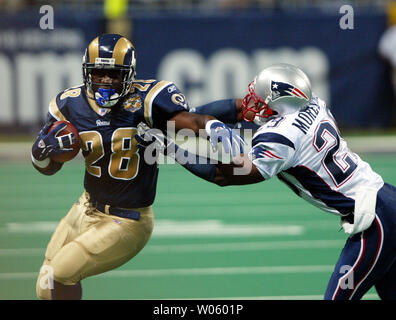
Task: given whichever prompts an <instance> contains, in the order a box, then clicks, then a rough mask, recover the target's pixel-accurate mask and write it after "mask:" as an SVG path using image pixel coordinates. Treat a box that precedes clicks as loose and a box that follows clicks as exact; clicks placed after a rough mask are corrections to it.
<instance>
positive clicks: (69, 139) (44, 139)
mask: <svg viewBox="0 0 396 320" xmlns="http://www.w3.org/2000/svg"><path fill="white" fill-rule="evenodd" d="M51 126H52V123H47V124H45V126H44V127H43V128H42V129H41V130H40V133H39V135H38V137H37V139H36V141H35V142H34V144H33V146H32V155H33V157H34V158H35V159H36V160H38V161H42V160H45V159H46V158H48V157H50V156H51V155H55V154H61V153H65V152H68V151H71V150H73V149H72V148H69V147H70V146H71V145H72V144H73V143H74V134H73V133H69V134H66V135H61V136H58V135H59V133H60V132H61V131H62V130H63V129H64V128H66V124H64V123H60V124H58V125H57V126H56V127H55V128H54V129H53V130H51V132H48V131H49V129H50V128H51Z"/></svg>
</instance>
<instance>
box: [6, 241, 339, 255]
mask: <svg viewBox="0 0 396 320" xmlns="http://www.w3.org/2000/svg"><path fill="white" fill-rule="evenodd" d="M344 243H345V241H343V240H294V241H255V242H226V243H206V244H204V245H203V244H170V245H147V247H146V248H145V249H144V254H168V253H186V252H225V251H261V250H291V249H293V250H294V249H296V250H306V249H326V248H327V249H328V248H341V247H342V246H343V245H344ZM44 251H45V248H15V249H0V256H23V255H25V256H26V255H30V256H34V255H42V254H43V253H44Z"/></svg>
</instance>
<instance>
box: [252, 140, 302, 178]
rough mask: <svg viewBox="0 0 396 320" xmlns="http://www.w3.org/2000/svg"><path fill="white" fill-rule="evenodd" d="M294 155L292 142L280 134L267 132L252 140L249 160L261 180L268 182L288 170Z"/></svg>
mask: <svg viewBox="0 0 396 320" xmlns="http://www.w3.org/2000/svg"><path fill="white" fill-rule="evenodd" d="M294 154H295V147H294V144H293V142H291V141H290V140H289V139H287V138H286V137H284V136H282V135H280V134H276V133H270V132H269V133H263V134H259V135H257V136H256V137H254V138H253V140H252V149H251V150H250V152H249V159H250V160H251V161H252V162H253V164H254V165H255V166H256V167H257V169H258V170H259V172H260V173H261V175H262V176H263V178H264V179H266V180H268V179H271V178H272V177H274V176H275V175H277V174H278V173H279V172H281V171H283V170H286V169H288V168H289V166H290V163H291V160H292V159H293V157H294Z"/></svg>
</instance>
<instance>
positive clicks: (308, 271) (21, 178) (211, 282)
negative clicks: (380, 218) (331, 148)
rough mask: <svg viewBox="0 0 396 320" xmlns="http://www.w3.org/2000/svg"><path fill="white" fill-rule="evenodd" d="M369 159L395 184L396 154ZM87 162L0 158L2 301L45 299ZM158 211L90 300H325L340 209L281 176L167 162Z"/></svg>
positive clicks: (96, 284)
mask: <svg viewBox="0 0 396 320" xmlns="http://www.w3.org/2000/svg"><path fill="white" fill-rule="evenodd" d="M362 158H363V159H365V160H368V161H369V162H370V163H371V165H372V167H373V168H374V169H375V170H376V171H377V172H378V173H380V174H382V175H383V177H385V180H386V181H387V182H390V183H393V184H396V170H395V169H394V165H395V160H396V155H394V154H392V155H367V156H364V155H363V156H362ZM83 170H84V169H83V164H82V162H81V161H77V160H75V161H72V162H70V163H67V164H66V165H65V166H64V167H63V170H62V171H60V172H59V173H58V174H56V175H55V176H51V177H46V176H43V175H41V174H39V173H38V172H36V171H35V170H34V169H33V167H31V166H30V164H28V163H27V161H26V162H20V163H18V162H17V163H15V162H14V163H10V162H4V161H3V162H2V163H0V177H1V179H0V201H1V204H2V205H1V209H0V210H1V214H0V299H35V298H36V297H35V282H36V276H37V273H38V271H39V268H40V266H41V263H42V260H43V256H44V251H45V247H46V244H47V242H48V240H49V238H50V235H51V232H52V231H53V230H54V228H55V226H56V223H57V222H58V221H59V220H60V219H61V217H63V216H64V215H65V214H66V212H67V211H68V209H69V208H70V206H71V205H72V204H73V202H74V201H75V200H76V199H77V198H78V197H79V195H80V194H81V192H82V190H83V189H82V182H83ZM154 210H155V216H156V223H155V228H154V233H153V236H152V238H151V240H150V241H149V243H148V245H147V246H146V248H145V249H144V250H143V251H142V252H141V253H140V254H139V255H138V256H136V257H135V258H134V259H133V260H131V261H130V262H129V263H127V264H126V265H124V266H123V267H122V268H119V269H117V270H114V271H112V272H109V273H107V274H103V275H98V276H95V277H92V278H88V279H85V280H84V281H83V297H84V299H194V298H198V299H212V298H213V299H217V298H220V299H246V298H247V299H321V298H322V295H323V293H324V291H325V289H326V285H327V281H328V279H329V277H330V274H331V272H332V269H333V266H334V264H335V262H336V260H337V258H338V255H339V253H340V250H341V248H342V247H343V244H344V241H345V239H346V235H345V234H344V233H343V231H340V225H339V221H338V218H337V217H335V216H333V215H331V214H327V213H325V212H322V211H320V210H319V209H316V208H315V207H312V206H311V205H309V204H308V203H306V202H304V201H303V200H301V199H299V198H298V197H297V196H295V195H294V193H292V192H291V191H290V190H289V189H288V188H287V187H286V186H284V185H283V184H282V183H280V182H278V181H277V180H273V181H269V182H265V183H261V184H257V185H251V186H244V187H227V188H220V187H217V186H215V185H211V184H209V183H207V182H205V181H202V180H199V179H198V178H196V177H195V176H193V175H191V174H189V173H188V172H187V171H186V170H185V169H183V168H182V167H180V166H177V165H161V168H160V176H159V181H158V191H157V198H156V201H155V204H154ZM365 299H377V295H376V293H375V290H371V291H370V292H369V293H368V294H367V295H366V296H365Z"/></svg>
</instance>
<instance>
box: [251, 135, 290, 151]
mask: <svg viewBox="0 0 396 320" xmlns="http://www.w3.org/2000/svg"><path fill="white" fill-rule="evenodd" d="M260 142H275V143H280V144H284V145H286V146H288V147H290V148H293V149H295V147H294V143H293V142H291V141H290V140H289V139H287V138H286V137H285V136H282V135H281V134H279V133H274V132H265V133H261V134H259V135H258V136H256V137H255V138H254V139H253V140H252V146H253V147H254V146H255V145H256V144H258V143H260Z"/></svg>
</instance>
